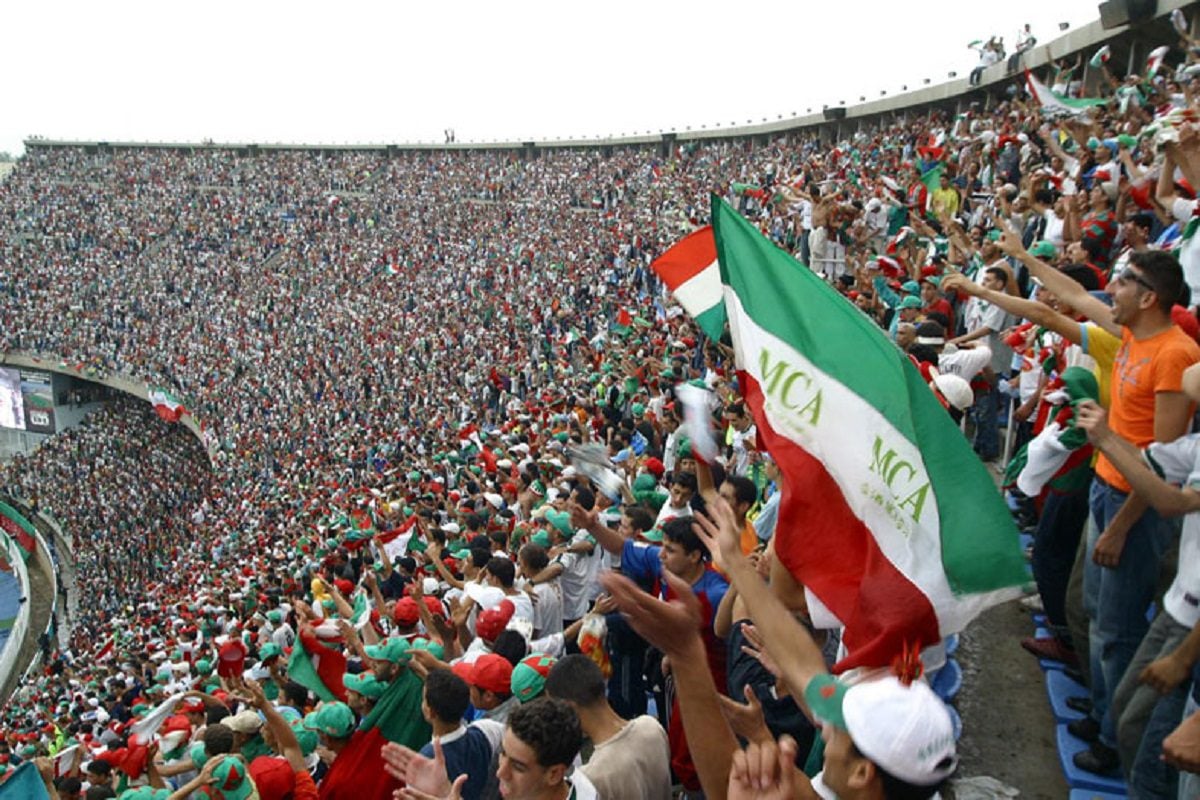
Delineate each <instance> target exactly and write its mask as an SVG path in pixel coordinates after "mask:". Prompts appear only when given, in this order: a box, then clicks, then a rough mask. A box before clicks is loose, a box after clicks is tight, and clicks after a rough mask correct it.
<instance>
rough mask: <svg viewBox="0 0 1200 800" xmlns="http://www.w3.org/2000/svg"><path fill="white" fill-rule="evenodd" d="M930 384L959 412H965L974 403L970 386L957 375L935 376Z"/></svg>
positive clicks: (973, 394) (973, 395)
mask: <svg viewBox="0 0 1200 800" xmlns="http://www.w3.org/2000/svg"><path fill="white" fill-rule="evenodd" d="M930 384H931V385H932V387H933V388H935V389H937V391H938V392H939V393H940V394H941V395H942V397H944V398H946V402H948V403H949V404H950V405H952V406H954V407H955V408H957V409H958V410H959V411H966V410H967V409H968V408H970V407H971V404H972V403H974V402H975V393H974V392H973V391H971V384H970V383H968V382H967V381H966V380H965V379H963V378H960V377H959V376H957V375H949V374H946V375H935V376H934V377H933V380H932V381H930Z"/></svg>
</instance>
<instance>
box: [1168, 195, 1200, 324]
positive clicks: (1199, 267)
mask: <svg viewBox="0 0 1200 800" xmlns="http://www.w3.org/2000/svg"><path fill="white" fill-rule="evenodd" d="M1197 204H1200V201H1197V200H1185V199H1184V198H1182V197H1176V198H1175V202H1174V203H1172V204H1171V214H1172V216H1174V217H1175V219H1177V220H1179V224H1180V226H1182V227H1183V228H1184V229H1185V230H1186V229H1187V224H1188V222H1190V221H1191V219H1192V217H1193V216H1195V215H1196V207H1197ZM1179 265H1180V266H1181V267H1183V279H1184V280H1185V281H1187V285H1188V288H1189V289H1191V290H1192V305H1196V304H1197V303H1200V236H1192V237H1191V238H1189V239H1183V240H1180V244H1179Z"/></svg>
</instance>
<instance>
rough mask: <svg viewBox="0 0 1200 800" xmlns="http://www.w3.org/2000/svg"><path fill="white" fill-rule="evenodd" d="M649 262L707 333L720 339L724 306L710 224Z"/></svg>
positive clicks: (719, 272)
mask: <svg viewBox="0 0 1200 800" xmlns="http://www.w3.org/2000/svg"><path fill="white" fill-rule="evenodd" d="M650 266H651V267H652V268H653V269H654V272H655V274H657V275H658V277H659V278H661V279H662V281H663V283H665V284H666V285H667V288H668V289H670V290H671V292H672V294H674V295H675V299H676V300H678V301H679V305H681V306H683V309H684V311H687V312H688V314H689V315H691V317H692V319H694V320H696V323H697V324H698V325H699V326H700V328H701V329H702V330H703V331H704V332H705V333H706V334H708V337H709V338H710V339H720V338H721V334H723V333H724V332H725V306H724V304H723V303H722V299H721V271H720V269H719V268H718V267H717V246H716V243H715V242H714V241H713V231H712V226H710V225H705V226H704V227H703V228H699V229H697V230H695V231H693V232H692V233H690V234H688V235H687V236H685V237H684V238H682V239H680V240H679V241H678V242H676V243H675V245H674V246H672V247H671V249H669V250H667V252H665V253H663V254H662V255H661V256H659V257H658V258H656V259H654V263H653V264H651V265H650Z"/></svg>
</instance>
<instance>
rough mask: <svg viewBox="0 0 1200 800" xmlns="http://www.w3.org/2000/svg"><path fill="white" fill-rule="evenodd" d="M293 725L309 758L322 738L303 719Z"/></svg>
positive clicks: (297, 737) (305, 754)
mask: <svg viewBox="0 0 1200 800" xmlns="http://www.w3.org/2000/svg"><path fill="white" fill-rule="evenodd" d="M291 725H292V733H294V734H296V741H297V742H299V743H300V752H301V753H303V754H304V756H305V758H307V757H308V756H309V754H310V753H312V751H313V750H316V749H317V747H318V746H319V745H320V744H321V740H320V738H319V737H318V736H317V734H316V733H315V732H314V731H310V730H309V729H308V728H306V727H304V722H303V721H302V720H296V721H295V722H293V723H292V724H291ZM201 747H203V745H201Z"/></svg>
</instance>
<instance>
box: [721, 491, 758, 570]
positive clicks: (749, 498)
mask: <svg viewBox="0 0 1200 800" xmlns="http://www.w3.org/2000/svg"><path fill="white" fill-rule="evenodd" d="M718 491H719V492H720V495H721V497H723V498H725V502H726V503H729V507H730V508H732V509H733V513H734V514H735V515H736V516H737V521H738V530H739V531H741V534H742V539H741V544H742V555H744V556H748V555H750V554H751V553H753V552H754V551H755V550H756V549H757V548H758V534H757V533H756V532H755V530H754V523H752V522H750V521H749V520H747V519H746V514H747V513H749V511H750V509H751V508H753V507H754V503H755V501H757V500H758V487H757V486H755V485H754V481H752V480H750V479H749V478H744V477H742V476H741V475H726V476H725V480H724V481H722V483H721V488H720V489H719V490H718Z"/></svg>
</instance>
